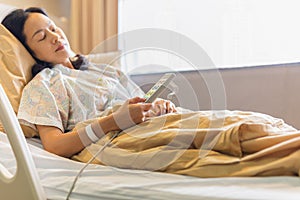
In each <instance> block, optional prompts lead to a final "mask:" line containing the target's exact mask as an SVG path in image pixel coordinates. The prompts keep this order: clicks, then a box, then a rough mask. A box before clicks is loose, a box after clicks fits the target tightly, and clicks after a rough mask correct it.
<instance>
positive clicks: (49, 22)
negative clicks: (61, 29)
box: [31, 20, 51, 38]
mask: <svg viewBox="0 0 300 200" xmlns="http://www.w3.org/2000/svg"><path fill="white" fill-rule="evenodd" d="M50 25H51V21H50V20H49V21H48V26H50ZM43 30H44V29H39V30H37V31H36V32H34V34H33V35H32V37H31V38H33V37H34V36H35V35H36V34H38V33H40V32H42V31H43Z"/></svg>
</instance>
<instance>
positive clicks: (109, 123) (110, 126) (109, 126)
mask: <svg viewBox="0 0 300 200" xmlns="http://www.w3.org/2000/svg"><path fill="white" fill-rule="evenodd" d="M92 128H93V129H97V130H94V131H95V132H96V134H97V136H98V137H99V136H100V137H102V136H103V134H107V133H108V132H110V131H117V130H120V128H119V127H118V126H117V124H116V122H115V120H114V117H113V115H112V114H110V115H108V116H106V117H101V118H100V119H99V120H98V123H97V124H92ZM100 129H101V131H100V132H99V131H98V130H100Z"/></svg>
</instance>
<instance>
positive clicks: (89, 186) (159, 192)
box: [0, 132, 300, 200]
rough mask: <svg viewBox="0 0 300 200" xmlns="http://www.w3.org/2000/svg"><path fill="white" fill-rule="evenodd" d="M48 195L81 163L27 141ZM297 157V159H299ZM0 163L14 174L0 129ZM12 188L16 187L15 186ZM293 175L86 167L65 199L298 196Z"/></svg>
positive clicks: (62, 190) (61, 188)
mask: <svg viewBox="0 0 300 200" xmlns="http://www.w3.org/2000/svg"><path fill="white" fill-rule="evenodd" d="M29 148H30V151H31V153H32V156H33V159H34V162H35V164H36V167H37V170H38V174H39V176H40V179H41V183H42V185H43V187H44V189H45V192H46V195H47V198H48V199H55V200H56V199H57V200H58V199H65V198H66V196H67V193H68V191H69V188H70V187H71V184H72V182H73V180H74V177H75V176H76V174H77V172H78V170H79V169H80V168H81V167H82V166H83V163H79V162H75V161H72V160H69V159H66V158H62V157H59V156H56V155H54V154H51V153H49V152H46V151H44V150H43V149H41V148H39V147H36V146H33V145H31V144H29ZM299 159H300V158H299ZM0 163H1V164H2V165H4V166H5V167H7V169H8V170H9V171H10V172H11V173H14V172H15V170H16V162H15V160H14V157H13V154H12V151H11V148H10V145H9V142H8V140H7V137H6V135H5V134H3V133H2V132H0ZM16 190H17V188H16ZM299 198H300V178H299V177H261V178H259V177H250V178H246V177H244V178H195V177H188V176H182V175H173V174H166V173H157V172H149V171H142V170H127V169H118V168H114V167H108V166H101V165H90V166H89V167H88V168H87V169H86V170H85V171H84V172H83V174H82V176H81V177H80V178H79V180H78V182H77V184H76V187H75V189H74V191H73V194H72V196H71V198H70V199H80V200H82V199H143V200H148V199H168V200H169V199H198V200H199V199H218V200H219V199H239V200H240V199H244V200H246V199H270V200H276V199H278V200H279V199H280V200H281V199H289V200H293V199H295V200H296V199H297V200H298V199H299Z"/></svg>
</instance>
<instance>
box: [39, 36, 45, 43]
mask: <svg viewBox="0 0 300 200" xmlns="http://www.w3.org/2000/svg"><path fill="white" fill-rule="evenodd" d="M44 39H46V34H43V37H42V38H41V39H39V40H38V41H39V42H41V41H43V40H44Z"/></svg>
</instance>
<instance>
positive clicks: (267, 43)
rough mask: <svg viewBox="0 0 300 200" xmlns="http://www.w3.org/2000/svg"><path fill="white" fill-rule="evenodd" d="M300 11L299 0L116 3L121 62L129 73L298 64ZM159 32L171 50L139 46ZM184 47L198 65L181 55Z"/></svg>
mask: <svg viewBox="0 0 300 200" xmlns="http://www.w3.org/2000/svg"><path fill="white" fill-rule="evenodd" d="M299 8H300V1H299V0H278V1H277V0H276V1H274V0H243V1H241V0H119V35H120V36H121V37H120V39H119V45H120V49H121V50H122V51H123V53H124V55H123V56H122V61H121V62H122V64H123V65H124V66H125V67H124V70H125V71H127V72H129V73H149V72H155V71H168V70H193V69H207V68H212V67H217V68H225V67H243V66H255V65H269V64H278V63H291V62H298V61H299V60H300V37H299V36H300V12H299ZM151 31H152V32H151ZM160 31H161V33H162V35H164V36H166V35H168V34H169V37H165V38H162V39H163V40H164V42H166V43H168V44H169V45H168V47H170V48H164V46H163V47H161V46H160V45H159V44H158V43H156V44H155V45H157V46H156V47H155V45H154V46H153V48H151V47H149V45H148V46H147V45H145V46H143V42H142V41H143V40H144V41H145V42H148V41H149V40H150V41H151V40H153V42H154V40H155V39H157V38H155V37H153V38H152V36H151V34H154V35H155V34H156V33H157V34H158V35H159V34H160V33H159V32H160ZM129 33H130V34H129ZM128 35H129V36H128ZM122 36H124V37H122ZM127 36H128V37H127ZM144 36H146V37H144ZM140 37H142V38H140ZM147 37H148V38H147ZM134 38H135V39H134ZM165 40H167V41H165ZM136 41H139V42H140V44H138V45H136V46H134V45H133V47H135V48H132V46H131V45H132V43H134V42H136ZM160 42H162V41H160ZM187 42H191V43H190V44H189V45H190V50H188V51H189V52H188V53H187V54H190V55H191V56H195V57H197V54H198V56H199V58H200V59H202V60H203V63H201V62H194V61H192V60H191V58H189V57H188V56H186V55H187V54H183V53H182V51H183V49H185V48H187V49H188V48H189V46H185V45H186V43H187ZM193 45H194V46H193ZM194 51H196V52H194ZM192 54H196V55H192Z"/></svg>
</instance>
